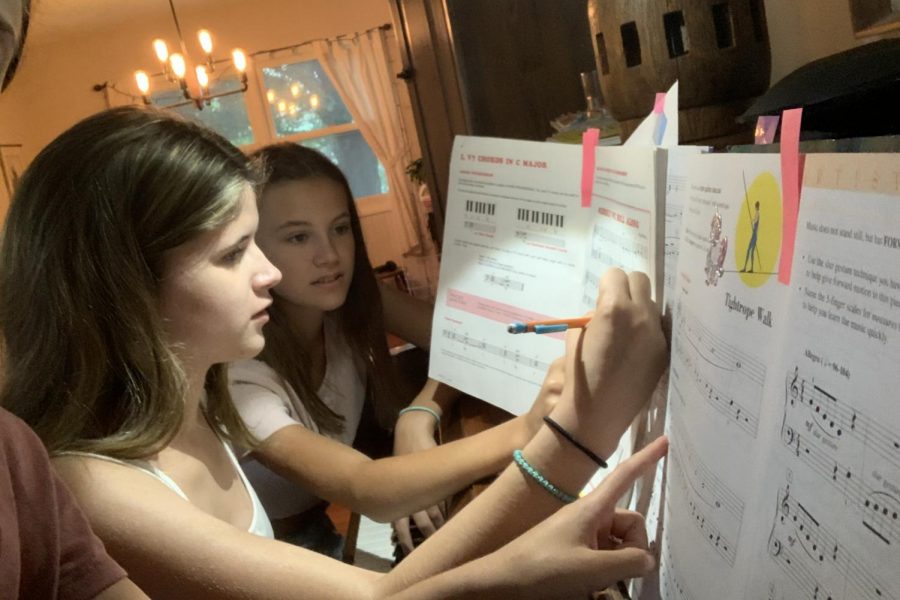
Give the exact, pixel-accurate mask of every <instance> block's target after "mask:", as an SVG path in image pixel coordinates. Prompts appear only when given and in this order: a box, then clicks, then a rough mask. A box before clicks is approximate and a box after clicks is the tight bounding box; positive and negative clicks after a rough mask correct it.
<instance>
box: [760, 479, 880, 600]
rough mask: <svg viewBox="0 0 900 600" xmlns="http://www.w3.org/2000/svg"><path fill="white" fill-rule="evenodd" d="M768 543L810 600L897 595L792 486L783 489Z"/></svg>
mask: <svg viewBox="0 0 900 600" xmlns="http://www.w3.org/2000/svg"><path fill="white" fill-rule="evenodd" d="M768 547H769V555H770V556H771V558H772V560H773V561H774V562H775V563H776V564H777V565H778V567H779V568H781V569H782V570H783V571H784V572H785V573H786V574H787V575H788V576H789V577H790V578H791V579H792V580H793V582H794V583H795V584H796V586H797V588H798V590H799V592H800V593H801V594H803V595H804V596H806V597H808V598H814V599H817V598H822V599H826V600H827V599H829V598H831V599H833V600H837V599H838V598H854V599H858V600H881V599H884V598H896V597H897V596H896V595H895V594H894V592H893V591H892V590H890V588H889V587H887V585H886V584H885V582H883V581H881V580H880V579H881V578H880V577H879V576H878V574H877V573H873V572H872V571H871V570H870V569H869V568H867V566H866V564H865V562H864V557H860V556H857V555H855V554H853V552H852V551H850V550H848V549H847V548H846V547H845V546H844V545H843V544H842V541H841V540H840V539H839V537H838V534H836V533H835V532H833V531H831V530H830V529H829V528H828V526H827V525H826V524H825V523H823V522H821V520H820V519H818V518H816V517H815V516H814V515H813V513H812V512H811V511H810V510H809V509H808V508H807V506H806V505H805V504H804V503H803V502H801V501H800V499H799V498H797V497H796V496H795V495H794V494H793V493H791V489H790V485H788V486H786V487H785V488H783V489H780V490H779V491H778V502H777V508H776V511H775V516H774V521H773V524H772V531H771V534H770V535H769V543H768ZM791 597H796V596H795V595H792V596H791Z"/></svg>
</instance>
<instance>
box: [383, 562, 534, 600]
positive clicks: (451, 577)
mask: <svg viewBox="0 0 900 600" xmlns="http://www.w3.org/2000/svg"><path fill="white" fill-rule="evenodd" d="M503 561H504V558H503V557H501V556H499V555H497V554H491V555H488V556H485V557H483V558H481V559H479V560H475V561H471V562H468V563H466V564H464V565H460V566H459V567H456V568H454V569H451V570H449V571H444V572H442V573H438V574H436V575H434V576H432V577H429V578H428V579H425V580H423V581H419V582H418V583H414V584H413V585H412V586H410V587H408V588H406V589H401V590H399V591H398V590H396V589H393V585H392V584H391V582H389V581H388V580H387V579H386V578H382V579H381V580H380V581H379V582H378V584H377V585H376V587H377V591H376V593H375V596H376V597H377V598H380V599H382V598H383V599H385V600H431V599H435V600H437V599H442V600H443V599H446V600H451V599H454V598H461V599H462V598H480V599H482V600H493V599H495V598H496V599H498V600H506V599H507V598H521V597H522V594H521V590H522V586H521V579H517V578H514V577H511V576H510V575H511V572H512V571H513V569H511V568H510V566H509V565H508V564H503Z"/></svg>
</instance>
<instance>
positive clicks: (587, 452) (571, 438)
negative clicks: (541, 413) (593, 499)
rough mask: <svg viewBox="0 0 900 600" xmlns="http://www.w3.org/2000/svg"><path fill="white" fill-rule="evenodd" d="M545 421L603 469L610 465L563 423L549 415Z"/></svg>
mask: <svg viewBox="0 0 900 600" xmlns="http://www.w3.org/2000/svg"><path fill="white" fill-rule="evenodd" d="M544 423H546V424H547V425H549V426H550V427H551V428H552V429H553V430H554V431H556V433H558V434H559V435H561V436H563V437H564V438H566V439H567V440H568V441H569V443H571V444H572V445H573V446H575V447H576V448H578V449H579V450H581V451H582V452H583V453H584V454H585V456H587V457H588V458H590V459H591V460H592V461H594V462H595V463H597V465H598V466H599V467H600V468H601V469H605V468H607V467H608V466H609V465H607V464H606V461H605V460H603V459H602V458H600V457H599V456H597V454H596V453H595V452H594V451H593V450H591V449H590V448H588V447H587V446H585V445H584V444H582V443H581V442H579V441H578V440H576V439H575V436H574V435H572V434H571V433H569V432H568V431H566V430H565V429H563V426H562V425H560V424H559V423H557V422H556V421H554V420H553V419H551V418H550V417H549V416H545V417H544Z"/></svg>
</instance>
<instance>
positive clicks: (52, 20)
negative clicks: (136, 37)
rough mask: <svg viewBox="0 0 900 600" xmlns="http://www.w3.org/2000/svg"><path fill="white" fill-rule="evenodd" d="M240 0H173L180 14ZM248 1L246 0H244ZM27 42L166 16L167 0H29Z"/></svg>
mask: <svg viewBox="0 0 900 600" xmlns="http://www.w3.org/2000/svg"><path fill="white" fill-rule="evenodd" d="M238 1H241V0H174V3H175V9H176V10H177V11H178V15H179V17H180V16H181V14H182V13H183V12H193V11H196V10H202V9H205V8H210V7H214V6H221V5H222V4H223V3H225V2H227V3H229V4H233V3H235V2H238ZM243 1H247V0H243ZM31 2H32V19H31V26H30V29H29V33H28V43H29V45H37V44H46V43H50V42H52V41H54V40H57V39H60V38H65V37H68V36H70V35H73V34H76V33H86V32H90V31H97V30H103V29H109V28H111V27H114V26H116V25H118V24H120V23H125V22H127V21H133V20H136V19H142V18H160V17H162V18H167V17H168V15H169V14H170V9H169V2H168V0H31Z"/></svg>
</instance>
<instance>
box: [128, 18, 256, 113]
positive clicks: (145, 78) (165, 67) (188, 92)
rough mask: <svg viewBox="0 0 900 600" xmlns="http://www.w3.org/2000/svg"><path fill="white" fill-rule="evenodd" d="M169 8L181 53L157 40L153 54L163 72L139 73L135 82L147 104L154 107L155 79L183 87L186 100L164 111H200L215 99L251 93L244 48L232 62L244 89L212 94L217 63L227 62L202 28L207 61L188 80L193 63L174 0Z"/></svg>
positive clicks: (200, 38)
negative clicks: (181, 108) (216, 52)
mask: <svg viewBox="0 0 900 600" xmlns="http://www.w3.org/2000/svg"><path fill="white" fill-rule="evenodd" d="M169 8H170V9H171V10H172V20H173V21H174V22H175V31H176V33H177V34H178V48H179V49H180V50H181V52H172V53H170V52H169V46H168V44H166V42H165V40H163V39H159V38H157V39H155V40H153V51H154V53H155V54H156V58H157V60H159V62H160V65H161V67H162V70H161V71H160V72H158V73H153V74H148V73H147V71H143V70H140V71H135V73H134V79H135V83H137V88H138V90H139V91H140V93H141V99H142V100H143V101H144V104H153V101H152V100H151V97H150V81H151V79H157V78H161V79H165V80H166V81H169V82H171V83H177V84H178V86H179V87H180V88H181V93H182V95H183V96H184V101H181V102H175V103H172V104H165V105H162V106H161V108H176V107H179V106H187V105H190V104H193V105H194V106H196V107H197V109H198V110H203V106H204V105H207V106H208V105H209V103H210V101H211V100H212V99H213V98H221V97H222V96H231V95H233V94H242V93H244V92H246V91H247V54H246V53H245V52H244V51H243V50H241V49H240V48H235V49H234V50H232V51H231V60H232V63H233V64H234V68H235V70H236V71H237V72H238V73H240V75H241V87H240V88H239V89H236V90H230V91H225V92H219V93H211V92H210V87H209V78H210V74H211V73H212V72H213V71H215V70H216V63H217V62H223V61H217V60H215V59H213V55H212V53H213V40H212V34H210V32H209V30H207V29H201V30H200V31H198V32H197V41H198V42H199V44H200V49H201V50H202V52H203V55H204V59H203V61H202V62H201V63H198V64H196V65H195V66H194V69H193V70H192V74H193V76H192V77H191V79H190V80H189V79H188V65H189V64H190V62H191V59H190V54H189V53H188V51H187V45H186V44H185V43H184V37H183V36H182V35H181V25H180V24H179V23H178V15H177V14H175V5H174V4H173V0H169Z"/></svg>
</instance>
